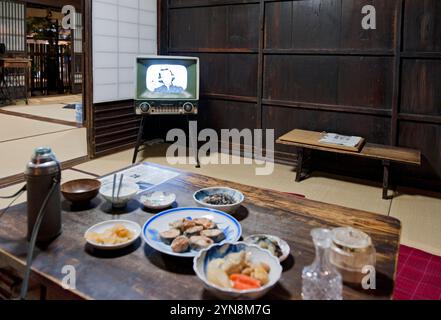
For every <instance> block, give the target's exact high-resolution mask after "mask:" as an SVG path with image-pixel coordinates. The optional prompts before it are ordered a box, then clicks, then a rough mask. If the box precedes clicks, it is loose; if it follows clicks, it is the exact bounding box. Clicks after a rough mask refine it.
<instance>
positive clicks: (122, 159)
mask: <svg viewBox="0 0 441 320" xmlns="http://www.w3.org/2000/svg"><path fill="white" fill-rule="evenodd" d="M166 148H167V146H166V145H159V146H154V147H151V148H148V149H147V150H146V151H144V153H143V154H142V155H141V154H140V155H139V157H138V161H143V160H145V161H150V162H153V163H158V164H163V165H169V164H168V163H167V160H166V158H165V157H164V156H163V155H164V154H165V150H166ZM217 156H218V155H217V154H213V155H212V156H211V157H213V158H216V157H217ZM131 158H132V150H127V151H123V152H119V153H116V154H112V155H110V156H106V157H103V158H99V159H96V160H93V161H89V162H86V163H83V164H81V165H78V166H76V167H75V168H76V169H80V170H82V171H85V172H90V173H92V174H96V175H104V174H107V173H110V172H112V171H115V170H119V169H121V168H123V167H127V166H129V165H130V163H131ZM176 167H179V168H182V169H186V170H189V171H191V172H196V173H201V174H204V175H208V176H212V177H215V178H221V179H225V180H230V181H234V182H239V183H243V184H247V185H252V186H256V187H263V188H268V189H274V190H278V191H283V192H294V193H300V194H304V195H305V196H306V197H307V198H308V199H312V200H316V201H321V202H327V203H333V204H337V205H342V206H346V207H350V208H354V209H360V210H365V211H370V212H375V213H378V214H384V215H390V216H394V217H397V218H398V219H400V220H401V222H402V225H403V230H402V235H401V242H402V243H403V244H405V245H409V246H412V247H415V248H418V249H421V250H425V251H427V252H430V253H433V254H437V255H440V256H441V199H439V198H434V197H428V196H421V195H407V194H403V195H400V196H397V197H395V198H394V199H393V200H383V199H382V198H381V186H380V185H378V186H371V185H368V184H366V183H365V182H364V183H363V182H356V181H355V182H350V181H343V180H339V179H337V177H333V176H329V175H325V174H323V175H322V174H320V173H318V174H316V175H313V176H312V177H310V178H308V179H306V180H304V181H302V182H301V183H296V182H294V178H295V173H294V172H293V167H292V166H287V165H280V164H276V165H275V168H274V172H273V173H272V174H271V175H270V176H256V175H255V168H256V166H255V165H244V164H239V165H212V164H209V165H204V166H202V167H201V168H199V169H197V168H195V167H194V165H188V164H187V165H185V164H184V165H176Z"/></svg>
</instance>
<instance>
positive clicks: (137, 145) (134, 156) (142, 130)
mask: <svg viewBox="0 0 441 320" xmlns="http://www.w3.org/2000/svg"><path fill="white" fill-rule="evenodd" d="M144 125H145V117H144V116H142V118H141V123H140V125H139V130H138V137H137V138H136V144H135V150H134V151H133V159H132V164H135V162H136V158H137V156H138V152H139V147H140V145H141V144H142V134H143V132H144Z"/></svg>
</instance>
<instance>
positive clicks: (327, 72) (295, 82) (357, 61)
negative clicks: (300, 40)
mask: <svg viewBox="0 0 441 320" xmlns="http://www.w3.org/2000/svg"><path fill="white" fill-rule="evenodd" d="M263 96H264V98H265V99H274V100H287V101H295V102H311V103H323V104H333V105H342V106H345V105H350V106H361V107H368V108H379V109H390V107H391V97H392V60H391V59H390V58H382V57H350V56H344V57H341V56H323V55H314V56H312V55H311V56H302V55H269V56H266V57H265V71H264V94H263Z"/></svg>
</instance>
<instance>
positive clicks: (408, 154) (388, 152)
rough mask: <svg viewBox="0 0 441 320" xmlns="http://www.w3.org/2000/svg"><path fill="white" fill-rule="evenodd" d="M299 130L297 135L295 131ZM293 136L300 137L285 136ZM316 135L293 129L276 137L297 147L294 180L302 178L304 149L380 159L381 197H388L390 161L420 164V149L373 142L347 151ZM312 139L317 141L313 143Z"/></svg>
mask: <svg viewBox="0 0 441 320" xmlns="http://www.w3.org/2000/svg"><path fill="white" fill-rule="evenodd" d="M296 132H299V133H300V134H299V135H296V134H295V133H296ZM287 136H290V137H294V139H295V137H296V136H300V137H301V138H302V139H301V140H299V141H295V140H292V138H290V139H289V140H287V139H286V138H285V137H287ZM318 137H320V132H316V131H307V130H299V129H295V130H293V131H291V132H289V133H287V134H286V135H284V136H282V137H280V138H279V139H277V141H276V143H278V144H283V145H287V146H294V147H297V155H298V157H297V168H296V171H297V172H296V182H300V181H301V180H302V179H303V176H302V170H303V161H304V153H305V149H307V150H319V151H325V152H332V153H339V154H345V155H351V156H354V157H361V158H369V159H375V160H380V161H381V162H382V164H383V199H388V198H390V197H389V196H388V190H389V172H390V164H391V162H397V163H403V164H409V165H416V166H419V165H421V151H420V150H415V149H409V148H402V147H395V146H386V145H381V144H374V143H365V144H364V145H363V147H362V148H361V150H360V151H359V152H356V151H348V150H342V149H336V148H333V147H328V146H326V145H324V144H323V143H318ZM314 141H317V143H316V144H315V143H314Z"/></svg>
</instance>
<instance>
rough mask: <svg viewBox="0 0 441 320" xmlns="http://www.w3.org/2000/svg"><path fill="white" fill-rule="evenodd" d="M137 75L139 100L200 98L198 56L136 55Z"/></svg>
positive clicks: (137, 98)
mask: <svg viewBox="0 0 441 320" xmlns="http://www.w3.org/2000/svg"><path fill="white" fill-rule="evenodd" d="M136 77H137V78H136V97H135V99H136V100H198V99H199V60H198V58H192V57H170V56H151V57H137V59H136Z"/></svg>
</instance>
